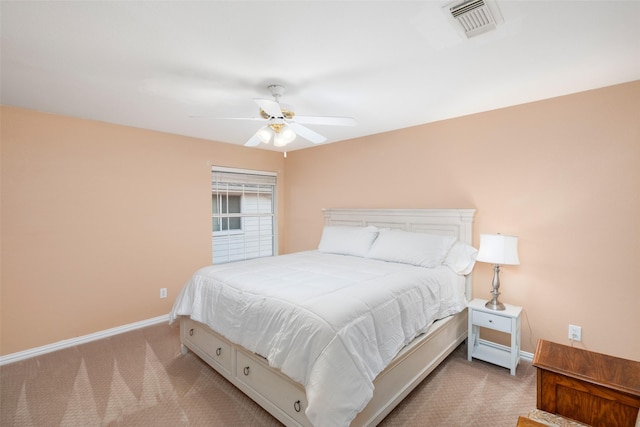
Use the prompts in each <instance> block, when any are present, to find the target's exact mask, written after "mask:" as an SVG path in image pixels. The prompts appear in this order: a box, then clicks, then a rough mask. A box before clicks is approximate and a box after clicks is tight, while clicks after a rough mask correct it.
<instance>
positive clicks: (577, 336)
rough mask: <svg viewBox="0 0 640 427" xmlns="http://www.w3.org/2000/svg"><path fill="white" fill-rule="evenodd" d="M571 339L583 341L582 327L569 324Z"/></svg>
mask: <svg viewBox="0 0 640 427" xmlns="http://www.w3.org/2000/svg"><path fill="white" fill-rule="evenodd" d="M569 339H570V340H571V341H582V327H580V326H575V325H569Z"/></svg>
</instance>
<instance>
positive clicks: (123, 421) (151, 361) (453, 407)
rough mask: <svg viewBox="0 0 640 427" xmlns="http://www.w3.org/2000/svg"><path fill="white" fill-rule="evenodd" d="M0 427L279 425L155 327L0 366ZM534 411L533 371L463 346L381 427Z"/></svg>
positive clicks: (511, 418)
mask: <svg viewBox="0 0 640 427" xmlns="http://www.w3.org/2000/svg"><path fill="white" fill-rule="evenodd" d="M0 399H1V400H0V415H1V418H0V422H1V425H2V426H7V427H8V426H25V427H26V426H256V427H258V426H279V425H280V424H279V423H278V421H277V420H275V419H274V418H273V417H271V416H270V415H269V414H268V413H267V412H265V411H264V410H263V409H262V408H260V407H259V406H258V405H257V404H255V403H253V402H252V401H251V400H250V399H249V398H247V397H246V396H245V395H244V394H243V393H241V392H240V391H238V390H237V389H236V388H235V387H234V386H233V385H231V384H230V383H229V382H228V381H226V380H225V379H224V378H223V377H221V376H220V375H218V374H217V373H216V372H215V371H213V370H212V369H211V368H209V367H208V366H207V365H206V364H205V363H204V362H202V361H201V360H200V359H199V358H198V357H197V356H195V355H193V354H192V353H189V354H187V355H186V356H182V355H181V353H180V341H179V330H178V329H177V328H173V327H170V326H168V325H164V324H163V325H156V326H151V327H147V328H143V329H139V330H136V331H133V332H128V333H125V334H121V335H117V336H114V337H111V338H106V339H103V340H100V341H95V342H92V343H88V344H84V345H80V346H76V347H73V348H69V349H65V350H60V351H57V352H54V353H50V354H46V355H42V356H38V357H34V358H32V359H28V360H25V361H20V362H16V363H12V364H9V365H5V366H2V367H0ZM533 408H535V368H533V367H532V366H531V364H530V363H527V362H521V364H520V366H519V367H518V371H517V375H516V376H515V377H514V376H511V375H509V371H508V370H507V369H504V368H499V367H496V366H493V365H490V364H486V363H483V362H479V361H474V362H468V361H467V360H466V345H465V344H463V345H461V346H460V347H458V349H457V350H456V351H455V352H454V353H453V354H452V355H451V356H450V357H449V358H448V359H447V360H446V361H445V362H444V363H443V364H442V365H441V366H440V367H439V368H438V369H436V370H435V371H434V372H433V373H432V374H431V375H430V376H429V377H428V378H427V379H426V380H425V381H424V382H423V383H422V384H421V385H420V386H418V388H416V390H414V392H413V393H411V394H410V395H409V396H408V397H407V398H406V399H405V400H404V401H403V402H402V403H401V404H400V405H399V406H398V407H397V408H396V409H395V410H394V411H393V412H392V413H391V414H389V416H387V418H386V419H385V420H383V422H382V423H381V424H380V425H381V426H385V427H392V426H492V427H494V426H495V427H498V426H510V427H512V426H515V424H516V421H517V419H518V416H519V415H524V414H527V413H528V412H529V410H531V409H533Z"/></svg>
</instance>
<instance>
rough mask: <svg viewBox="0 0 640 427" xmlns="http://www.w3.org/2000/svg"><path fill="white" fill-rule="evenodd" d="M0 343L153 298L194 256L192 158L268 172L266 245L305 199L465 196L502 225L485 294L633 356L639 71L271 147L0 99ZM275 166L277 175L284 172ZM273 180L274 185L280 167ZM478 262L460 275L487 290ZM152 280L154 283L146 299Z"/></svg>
mask: <svg viewBox="0 0 640 427" xmlns="http://www.w3.org/2000/svg"><path fill="white" fill-rule="evenodd" d="M1 114H2V116H1V120H2V122H1V125H2V128H1V132H2V133H1V137H2V139H1V143H2V183H1V185H2V228H1V238H2V271H1V275H2V283H1V284H0V286H1V288H0V298H1V300H2V301H1V309H2V311H1V314H0V322H1V325H0V327H1V330H0V332H1V343H0V344H1V348H0V353H1V354H3V355H6V354H10V353H14V352H18V351H22V350H27V349H30V348H34V347H38V346H41V345H46V344H51V343H54V342H57V341H60V340H64V339H69V338H73V337H77V336H82V335H85V334H90V333H93V332H98V331H101V330H105V329H108V328H112V327H116V326H120V325H125V324H129V323H132V322H136V321H140V320H146V319H149V318H153V317H155V316H160V315H163V314H166V313H168V312H169V310H170V307H171V304H172V302H173V299H174V298H175V296H176V294H177V293H178V291H179V290H180V288H181V287H182V285H183V283H184V282H185V281H186V280H187V278H188V277H189V276H190V275H191V273H192V272H193V270H194V269H196V268H198V267H200V266H202V265H204V264H207V263H209V262H210V256H211V245H210V236H209V230H210V217H209V215H210V196H209V192H210V187H209V171H210V166H209V165H210V164H218V165H223V166H231V167H240V168H248V169H262V170H271V171H277V172H279V178H280V180H279V186H278V187H279V196H280V197H279V200H278V203H279V208H280V221H279V233H280V249H281V252H293V251H297V250H302V249H311V248H314V247H316V246H317V243H318V239H319V236H320V233H321V230H322V215H321V213H320V209H321V208H323V207H385V208H426V207H436V208H438V207H440V208H442V207H474V208H476V209H477V217H476V222H475V236H474V240H475V241H476V242H477V241H478V236H479V234H480V233H493V232H502V233H513V234H517V235H519V236H520V259H521V265H520V266H517V267H504V269H503V275H502V279H501V280H502V288H501V289H502V291H503V295H502V299H503V300H504V301H506V302H508V303H513V304H519V305H522V306H523V307H524V309H525V316H524V318H523V327H522V330H523V349H524V350H525V351H529V352H532V351H533V350H534V345H535V342H536V340H537V339H538V338H547V339H551V340H555V341H558V342H564V343H568V341H567V339H566V336H567V327H568V324H569V323H573V324H577V325H580V326H582V327H583V343H582V345H583V346H584V347H586V348H589V349H592V350H596V351H603V352H607V353H610V354H615V355H618V356H621V357H627V358H632V359H636V360H640V340H639V339H638V338H637V330H638V327H639V326H640V310H638V307H639V306H640V283H639V282H638V275H639V273H640V271H639V270H640V267H639V264H640V263H639V262H638V260H640V220H639V218H640V167H639V166H640V82H634V83H631V84H626V85H620V86H614V87H611V88H605V89H601V90H596V91H590V92H585V93H581V94H576V95H571V96H567V97H562V98H557V99H552V100H548V101H542V102H537V103H533V104H527V105H522V106H518V107H513V108H507V109H503V110H497V111H492V112H488V113H483V114H477V115H472V116H467V117H462V118H457V119H453V120H448V121H442V122H438V123H432V124H428V125H424V126H419V127H414V128H410V129H404V130H400V131H395V132H390V133H385V134H380V135H374V136H370V137H366V138H361V139H356V140H352V141H346V142H342V143H336V144H330V145H326V146H321V147H316V148H310V149H306V150H301V151H296V152H291V153H289V156H288V158H287V159H283V156H282V154H280V153H275V152H270V151H266V150H256V149H246V148H243V147H237V146H233V145H230V144H221V143H215V142H210V141H203V140H198V139H193V138H186V137H180V136H176V135H168V134H163V133H158V132H151V131H145V130H140V129H133V128H127V127H123V126H116V125H109V124H105V123H99V122H92V121H87V120H81V119H74V118H66V117H60V116H55V115H48V114H42V113H36V112H31V111H26V110H21V109H15V108H7V107H3V108H2V110H1ZM285 170H286V175H285V173H284V172H285ZM285 181H286V185H285ZM490 281H491V266H489V265H486V264H481V263H479V264H478V266H477V267H476V270H475V272H474V293H475V296H477V297H483V298H486V297H488V292H489V289H490ZM162 287H166V288H168V290H169V298H167V299H162V300H161V299H159V289H160V288H162Z"/></svg>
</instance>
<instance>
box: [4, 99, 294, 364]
mask: <svg viewBox="0 0 640 427" xmlns="http://www.w3.org/2000/svg"><path fill="white" fill-rule="evenodd" d="M1 114H2V116H1V120H2V122H1V124H2V130H1V132H2V133H1V136H2V230H1V233H2V234H1V237H2V283H1V299H2V312H1V318H0V322H1V336H2V338H1V349H0V350H1V353H2V354H3V355H6V354H10V353H14V352H18V351H22V350H26V349H30V348H34V347H38V346H42V345H46V344H51V343H55V342H57V341H60V340H64V339H69V338H74V337H78V336H82V335H86V334H90V333H94V332H98V331H102V330H105V329H109V328H113V327H117V326H121V325H126V324H129V323H133V322H137V321H142V320H146V319H150V318H153V317H156V316H160V315H163V314H167V313H168V312H169V310H170V309H171V304H172V303H173V300H174V298H175V297H176V295H177V294H178V292H179V290H180V289H181V287H182V285H183V284H184V282H185V281H186V280H187V279H188V278H189V276H190V275H191V274H192V272H193V271H194V270H195V269H196V268H198V267H201V266H204V265H206V264H210V263H211V217H210V215H211V195H210V194H211V186H210V177H211V172H210V171H211V166H210V165H211V164H215V165H222V166H230V167H240V168H247V169H261V170H269V171H275V172H278V173H279V194H280V195H281V197H280V199H279V205H280V206H284V194H285V193H284V170H283V168H284V158H283V156H282V154H281V153H275V152H271V151H266V150H255V149H247V148H244V147H237V146H233V145H230V144H222V143H215V142H211V141H204V140H198V139H193V138H186V137H180V136H176V135H170V134H163V133H159V132H150V131H145V130H140V129H134V128H127V127H123V126H116V125H110V124H105V123H100V122H93V121H88V120H80V119H74V118H68V117H61V116H56V115H50V114H42V113H37V112H32V111H26V110H21V109H15V108H6V107H3V108H2V110H1ZM284 221H285V216H284V213H283V214H282V215H281V216H280V227H279V230H280V234H281V237H284V233H285V230H284V227H283V224H284ZM160 288H167V289H168V294H169V297H168V298H166V299H160V298H159V292H160Z"/></svg>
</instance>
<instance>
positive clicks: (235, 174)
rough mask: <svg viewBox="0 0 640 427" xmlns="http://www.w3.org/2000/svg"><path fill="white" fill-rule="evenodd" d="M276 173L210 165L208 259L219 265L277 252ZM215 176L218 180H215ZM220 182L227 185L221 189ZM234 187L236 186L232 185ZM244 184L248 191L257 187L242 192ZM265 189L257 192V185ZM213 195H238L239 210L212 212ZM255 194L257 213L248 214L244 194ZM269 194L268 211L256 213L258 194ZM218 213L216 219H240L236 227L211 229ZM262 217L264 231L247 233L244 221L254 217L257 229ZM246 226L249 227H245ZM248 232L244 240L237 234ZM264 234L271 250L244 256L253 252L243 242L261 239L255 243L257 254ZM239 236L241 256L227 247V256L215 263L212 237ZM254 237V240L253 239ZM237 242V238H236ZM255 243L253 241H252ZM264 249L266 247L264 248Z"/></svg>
mask: <svg viewBox="0 0 640 427" xmlns="http://www.w3.org/2000/svg"><path fill="white" fill-rule="evenodd" d="M277 176H278V174H277V173H276V172H271V171H260V170H252V169H238V168H228V167H224V166H212V167H211V197H212V203H211V218H212V224H211V231H212V233H211V239H212V240H211V241H212V257H211V259H212V261H213V262H214V263H217V264H220V263H226V262H234V261H236V260H240V259H251V258H256V257H267V256H276V255H277V254H278V203H277V201H278V197H277V196H278V192H277V187H278V184H277ZM218 179H220V180H219V181H218ZM221 185H226V186H227V188H226V189H224V190H222V191H221V189H220V186H221ZM235 187H237V188H235ZM245 187H246V188H247V189H249V190H251V189H252V188H253V187H255V188H257V191H256V192H255V193H254V192H253V191H247V192H246V193H245V191H244V190H245ZM263 187H264V189H265V191H264V192H261V188H263ZM217 194H221V195H222V194H227V195H238V196H240V212H239V213H235V212H226V213H220V214H216V213H215V212H214V205H213V203H214V198H215V197H216V195H217ZM253 194H255V195H256V196H257V198H256V201H257V203H258V205H257V209H258V211H257V212H251V213H247V212H246V208H247V206H246V203H248V202H247V200H248V199H247V197H251V196H250V195H253ZM261 194H263V195H269V199H268V202H270V206H269V205H267V206H269V209H270V212H268V213H265V212H260V209H261V205H260V203H261V202H260V195H261ZM252 204H253V200H251V204H250V205H252ZM216 215H218V217H219V218H225V217H226V218H240V228H239V229H228V230H219V231H214V225H213V221H214V220H215V216H216ZM264 218H270V225H267V227H268V230H269V231H268V232H267V233H264V234H261V232H260V231H259V232H258V233H255V234H253V235H251V228H252V227H250V226H248V225H247V224H248V223H247V222H246V221H247V220H249V219H251V220H254V219H255V220H257V223H258V229H260V227H262V226H261V225H260V224H262V222H263V219H264ZM246 227H249V228H248V229H247V228H246ZM245 232H246V233H248V234H247V235H246V236H247V237H245V238H244V239H243V238H242V237H241V235H243V234H245ZM267 236H269V237H270V240H271V242H270V245H271V250H270V254H269V255H258V256H248V255H249V254H251V253H252V252H253V251H252V250H250V247H248V246H247V245H251V242H252V239H254V240H253V241H254V242H255V241H257V242H262V243H258V247H257V253H258V254H260V253H261V252H262V251H263V250H265V249H264V246H262V245H264V244H265V241H264V240H263V239H264V238H266V237H267ZM216 237H218V238H223V239H224V238H229V239H230V238H240V239H243V240H242V245H243V246H242V248H243V249H242V251H243V256H242V257H239V256H238V255H237V254H236V255H233V254H232V251H230V250H229V249H227V256H226V257H225V258H224V260H223V261H218V262H216V261H215V260H214V259H213V257H214V255H215V238H216ZM255 239H257V240H255ZM236 243H237V241H236ZM225 244H227V245H230V244H231V241H229V242H226V243H225ZM254 244H255V243H254ZM267 251H268V250H267Z"/></svg>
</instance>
